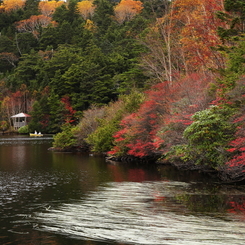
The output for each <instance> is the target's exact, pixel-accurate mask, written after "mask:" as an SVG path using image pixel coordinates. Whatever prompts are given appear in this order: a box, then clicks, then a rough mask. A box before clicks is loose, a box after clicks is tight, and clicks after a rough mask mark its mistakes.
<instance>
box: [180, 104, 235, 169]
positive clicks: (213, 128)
mask: <svg viewBox="0 0 245 245" xmlns="http://www.w3.org/2000/svg"><path fill="white" fill-rule="evenodd" d="M232 114H233V110H232V109H230V108H220V107H218V106H212V107H211V108H209V109H206V110H203V111H199V112H197V113H195V114H194V115H193V117H192V119H193V120H194V122H193V123H192V124H191V125H190V126H188V127H187V128H186V129H185V131H184V134H183V135H184V137H185V138H186V139H187V141H188V143H187V145H185V146H183V148H182V149H183V151H182V152H181V151H180V149H181V148H178V151H179V152H178V154H179V155H180V156H181V159H182V160H184V161H186V162H188V161H189V162H192V163H195V164H202V165H206V166H209V167H213V168H217V167H218V166H220V165H222V164H224V163H225V162H226V160H227V155H228V153H227V151H226V150H227V149H228V143H229V142H230V141H231V140H232V138H233V137H234V131H235V127H234V125H233V124H232V123H231V122H230V118H231V116H232Z"/></svg>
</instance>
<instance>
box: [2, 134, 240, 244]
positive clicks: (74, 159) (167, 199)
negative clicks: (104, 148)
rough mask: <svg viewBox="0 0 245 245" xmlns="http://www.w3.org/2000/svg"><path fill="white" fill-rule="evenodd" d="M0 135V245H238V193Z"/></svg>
mask: <svg viewBox="0 0 245 245" xmlns="http://www.w3.org/2000/svg"><path fill="white" fill-rule="evenodd" d="M51 145H52V138H51V137H45V136H44V137H40V138H32V137H29V136H1V137H0V194H1V195H0V205H1V209H0V222H1V228H0V229H1V233H0V244H2V245H7V244H8V245H9V244H18V245H22V244H23V245H28V244H35V245H36V244H50V245H51V244H52V245H67V244H69V245H73V244H82V245H83V244H86V245H105V244H108V245H119V244H120V245H130V244H134V245H170V244H174V245H181V244H185V245H199V244H200V245H210V244H212V245H218V244H225V245H227V244H229V245H238V244H241V245H244V243H245V187H244V186H235V185H220V184H219V183H218V182H216V181H215V180H213V179H210V178H209V177H208V176H204V175H202V174H200V173H198V172H191V173H190V172H183V171H177V170H176V169H175V168H173V167H171V166H161V165H155V164H148V165H143V166H142V165H140V164H137V163H134V164H127V163H107V162H106V161H105V159H104V158H103V157H99V156H93V155H89V154H82V153H57V152H52V151H49V150H48V148H49V147H50V146H51Z"/></svg>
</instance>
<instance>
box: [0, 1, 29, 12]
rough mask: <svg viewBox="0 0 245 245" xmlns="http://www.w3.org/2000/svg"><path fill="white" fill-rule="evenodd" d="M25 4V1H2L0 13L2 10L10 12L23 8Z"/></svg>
mask: <svg viewBox="0 0 245 245" xmlns="http://www.w3.org/2000/svg"><path fill="white" fill-rule="evenodd" d="M25 2H26V0H4V1H3V3H2V5H1V6H0V12H2V11H3V9H4V10H5V11H6V12H11V11H14V10H17V9H20V8H23V7H24V6H25Z"/></svg>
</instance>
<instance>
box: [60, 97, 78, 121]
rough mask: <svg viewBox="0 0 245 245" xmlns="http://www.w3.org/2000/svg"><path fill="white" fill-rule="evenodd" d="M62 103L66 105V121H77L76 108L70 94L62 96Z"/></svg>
mask: <svg viewBox="0 0 245 245" xmlns="http://www.w3.org/2000/svg"><path fill="white" fill-rule="evenodd" d="M61 103H63V104H64V106H65V122H66V123H72V122H74V121H75V119H74V115H75V113H76V110H74V109H73V108H72V106H71V102H70V98H69V97H68V96H64V97H62V98H61Z"/></svg>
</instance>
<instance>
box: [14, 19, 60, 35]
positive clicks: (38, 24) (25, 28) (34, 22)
mask: <svg viewBox="0 0 245 245" xmlns="http://www.w3.org/2000/svg"><path fill="white" fill-rule="evenodd" d="M50 24H51V25H53V26H56V24H57V23H56V22H55V21H52V19H51V17H48V16H45V15H32V16H31V17H30V18H29V19H27V20H21V21H19V22H17V23H16V29H17V30H18V31H19V32H30V33H32V34H33V35H34V37H35V38H36V39H38V37H39V32H38V30H39V29H40V28H45V27H47V26H48V25H50Z"/></svg>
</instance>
